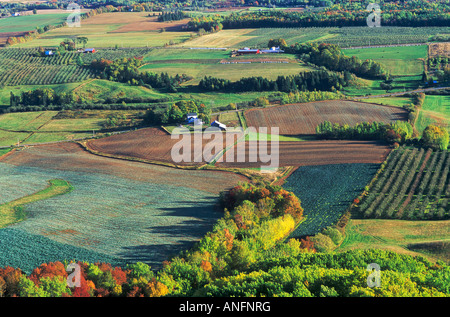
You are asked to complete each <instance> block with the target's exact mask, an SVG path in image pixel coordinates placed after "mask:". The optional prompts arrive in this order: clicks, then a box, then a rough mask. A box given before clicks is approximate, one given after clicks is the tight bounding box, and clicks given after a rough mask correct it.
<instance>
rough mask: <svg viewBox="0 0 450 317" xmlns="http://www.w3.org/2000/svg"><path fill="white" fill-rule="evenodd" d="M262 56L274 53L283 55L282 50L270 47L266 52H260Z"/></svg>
mask: <svg viewBox="0 0 450 317" xmlns="http://www.w3.org/2000/svg"><path fill="white" fill-rule="evenodd" d="M261 53H262V54H274V53H284V51H283V50H280V48H279V47H271V48H269V49H267V50H261Z"/></svg>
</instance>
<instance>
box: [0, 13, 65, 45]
mask: <svg viewBox="0 0 450 317" xmlns="http://www.w3.org/2000/svg"><path fill="white" fill-rule="evenodd" d="M50 11H53V10H40V12H38V14H35V15H23V16H18V17H8V18H2V19H0V45H4V44H5V43H6V40H7V39H8V37H10V36H20V35H23V34H24V33H26V32H28V31H33V30H35V29H36V28H37V27H43V26H46V25H57V24H60V23H62V22H64V21H65V19H66V18H67V17H68V16H69V14H70V13H68V12H64V11H62V10H54V11H55V12H50Z"/></svg>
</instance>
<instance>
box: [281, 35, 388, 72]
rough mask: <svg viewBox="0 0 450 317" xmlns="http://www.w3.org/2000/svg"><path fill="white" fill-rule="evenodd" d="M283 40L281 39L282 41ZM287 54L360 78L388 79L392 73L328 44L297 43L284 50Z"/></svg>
mask: <svg viewBox="0 0 450 317" xmlns="http://www.w3.org/2000/svg"><path fill="white" fill-rule="evenodd" d="M280 40H281V39H280ZM284 49H285V51H286V53H290V54H296V55H297V56H298V57H299V58H300V59H301V60H302V61H304V62H306V63H312V64H315V65H318V66H324V67H326V68H327V69H329V70H333V71H348V72H351V73H353V74H355V75H357V76H359V77H365V78H371V79H387V78H389V77H390V73H389V71H388V70H387V69H385V68H384V66H383V65H382V64H380V63H378V62H376V61H374V60H371V59H366V60H364V61H363V60H361V59H359V58H357V57H356V56H351V57H350V56H347V55H345V54H344V53H342V51H341V49H340V48H339V46H337V45H335V44H326V43H321V44H318V43H314V42H313V43H295V44H294V45H291V46H289V47H285V48H284Z"/></svg>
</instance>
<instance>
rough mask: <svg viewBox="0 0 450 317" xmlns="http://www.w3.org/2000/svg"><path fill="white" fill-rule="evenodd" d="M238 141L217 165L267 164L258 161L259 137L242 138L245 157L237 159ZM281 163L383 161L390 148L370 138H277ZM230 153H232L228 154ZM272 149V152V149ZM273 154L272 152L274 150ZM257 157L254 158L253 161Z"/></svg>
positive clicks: (269, 150)
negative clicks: (303, 139) (241, 159)
mask: <svg viewBox="0 0 450 317" xmlns="http://www.w3.org/2000/svg"><path fill="white" fill-rule="evenodd" d="M238 147H239V145H236V146H235V147H234V151H233V152H234V153H233V152H231V151H227V152H226V153H225V154H224V156H223V157H222V159H221V160H220V161H219V162H217V163H216V166H219V167H236V168H246V167H255V168H257V167H261V166H266V165H267V164H266V163H264V162H262V161H261V157H260V156H259V154H260V153H259V152H258V151H259V150H258V141H246V142H245V147H244V149H245V155H243V156H244V157H245V161H244V162H239V161H238V160H237V158H238V155H242V154H241V153H240V150H239V148H238ZM267 148H268V151H267V154H268V155H272V154H271V153H272V145H271V143H270V141H269V143H268V147H267ZM278 150H279V155H278V157H279V165H280V166H309V165H327V164H344V163H382V162H383V161H384V160H385V158H386V156H387V154H388V153H389V148H388V147H387V146H386V145H383V144H379V143H377V142H372V141H341V140H339V141H337V140H332V141H329V140H327V141H302V142H298V141H288V142H279V147H278ZM230 153H232V154H233V157H229V156H230V155H231V154H230ZM274 153H275V152H274ZM274 155H275V154H274ZM253 157H256V158H257V161H256V162H252V158H253Z"/></svg>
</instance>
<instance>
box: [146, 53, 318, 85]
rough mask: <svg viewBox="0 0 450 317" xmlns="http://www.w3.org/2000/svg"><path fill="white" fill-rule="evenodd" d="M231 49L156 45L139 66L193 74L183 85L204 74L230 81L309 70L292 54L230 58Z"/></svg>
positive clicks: (292, 73) (197, 79)
mask: <svg viewBox="0 0 450 317" xmlns="http://www.w3.org/2000/svg"><path fill="white" fill-rule="evenodd" d="M230 53H231V51H230V50H200V49H155V50H153V51H151V52H150V53H149V54H146V56H145V58H144V62H146V64H145V65H143V66H142V67H141V68H140V70H141V71H150V72H154V73H161V72H165V73H168V74H169V75H171V76H175V75H177V74H179V75H180V74H186V75H188V76H191V77H193V78H194V79H193V80H191V81H189V82H187V83H186V85H192V84H194V85H195V84H198V83H199V81H200V80H201V79H202V78H204V77H205V76H212V77H217V78H224V79H228V80H231V81H236V80H239V79H241V78H242V77H251V76H262V77H265V78H269V79H276V78H277V77H278V76H286V75H296V74H298V73H300V72H303V71H309V70H311V68H310V67H308V66H306V65H305V64H304V63H302V62H299V61H297V60H296V59H295V57H294V56H293V55H285V54H281V55H270V54H261V55H257V56H251V57H250V56H245V57H239V58H230Z"/></svg>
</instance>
